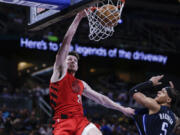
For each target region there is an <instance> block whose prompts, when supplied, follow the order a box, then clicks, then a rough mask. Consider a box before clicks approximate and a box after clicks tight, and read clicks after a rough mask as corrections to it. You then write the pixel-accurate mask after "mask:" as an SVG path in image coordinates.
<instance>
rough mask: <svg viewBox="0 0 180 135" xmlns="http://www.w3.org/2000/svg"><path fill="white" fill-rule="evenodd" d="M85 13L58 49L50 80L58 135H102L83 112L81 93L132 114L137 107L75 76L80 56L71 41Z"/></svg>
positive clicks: (70, 29) (51, 101) (76, 21)
mask: <svg viewBox="0 0 180 135" xmlns="http://www.w3.org/2000/svg"><path fill="white" fill-rule="evenodd" d="M84 16H85V13H84V11H82V12H80V13H78V14H77V15H76V17H75V19H74V21H73V22H72V24H71V26H70V27H69V29H68V31H67V33H66V35H65V37H64V39H63V43H62V46H61V48H60V49H59V50H58V53H57V55H56V60H55V63H54V68H53V74H52V77H51V80H50V103H51V106H52V108H53V110H54V116H53V119H54V121H55V124H53V128H54V130H53V134H54V135H102V133H101V132H100V130H99V129H98V128H96V126H95V125H94V124H92V123H90V122H89V121H88V120H87V118H86V117H84V115H83V107H82V101H81V95H84V96H85V97H87V98H90V99H92V100H94V101H95V102H96V103H99V104H101V105H104V106H105V107H107V108H111V109H115V110H119V111H121V112H122V113H124V114H125V115H131V114H133V113H134V110H133V109H131V108H125V107H123V106H120V105H118V104H116V103H115V102H113V101H112V100H110V99H109V98H108V97H106V96H104V95H102V94H100V93H97V92H96V91H94V90H93V89H92V88H91V87H90V86H89V85H88V84H87V83H86V82H84V81H82V80H79V79H77V78H75V73H76V71H77V70H78V59H79V56H78V54H77V53H75V52H70V53H69V50H70V44H71V41H72V38H73V36H74V34H75V32H76V29H77V27H78V25H79V23H80V21H81V19H82V18H83V17H84Z"/></svg>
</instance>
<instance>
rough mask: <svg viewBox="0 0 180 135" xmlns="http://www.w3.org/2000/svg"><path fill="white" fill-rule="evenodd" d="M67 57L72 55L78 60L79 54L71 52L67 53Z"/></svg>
mask: <svg viewBox="0 0 180 135" xmlns="http://www.w3.org/2000/svg"><path fill="white" fill-rule="evenodd" d="M68 55H73V56H75V57H76V58H77V59H78V60H79V59H80V56H79V54H78V53H77V52H76V51H71V52H69V54H68Z"/></svg>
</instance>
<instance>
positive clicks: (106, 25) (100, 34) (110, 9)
mask: <svg viewBox="0 0 180 135" xmlns="http://www.w3.org/2000/svg"><path fill="white" fill-rule="evenodd" d="M124 4H125V0H116V2H113V1H112V0H102V1H100V2H99V3H97V4H96V5H95V6H94V7H90V8H88V9H86V10H85V12H86V15H87V18H88V21H89V39H90V40H94V41H100V40H102V39H105V38H108V37H110V36H112V35H113V33H114V27H115V26H117V24H118V20H120V17H121V13H122V9H123V7H124Z"/></svg>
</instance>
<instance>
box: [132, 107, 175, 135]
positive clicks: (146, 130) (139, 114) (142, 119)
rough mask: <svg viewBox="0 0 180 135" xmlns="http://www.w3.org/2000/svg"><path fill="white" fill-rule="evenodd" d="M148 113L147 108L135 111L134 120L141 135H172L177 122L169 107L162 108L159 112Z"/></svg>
mask: <svg viewBox="0 0 180 135" xmlns="http://www.w3.org/2000/svg"><path fill="white" fill-rule="evenodd" d="M148 113H149V111H148V109H147V108H144V109H136V111H135V115H134V120H135V123H136V126H137V128H138V131H139V134H140V135H171V133H172V130H173V128H174V126H175V124H176V120H175V116H174V113H173V112H172V111H171V110H170V108H169V107H166V106H161V108H160V110H159V112H157V113H155V114H152V115H149V114H148Z"/></svg>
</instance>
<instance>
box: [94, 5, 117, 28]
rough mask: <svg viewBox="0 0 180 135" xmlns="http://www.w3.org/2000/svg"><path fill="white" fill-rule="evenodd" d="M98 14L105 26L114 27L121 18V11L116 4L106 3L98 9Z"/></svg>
mask: <svg viewBox="0 0 180 135" xmlns="http://www.w3.org/2000/svg"><path fill="white" fill-rule="evenodd" d="M97 16H98V18H99V21H100V22H101V24H102V25H103V26H106V27H114V26H116V25H117V24H118V20H119V19H120V12H119V10H118V8H117V7H116V6H114V5H110V4H107V5H104V6H102V7H101V8H99V9H98V10H97Z"/></svg>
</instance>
